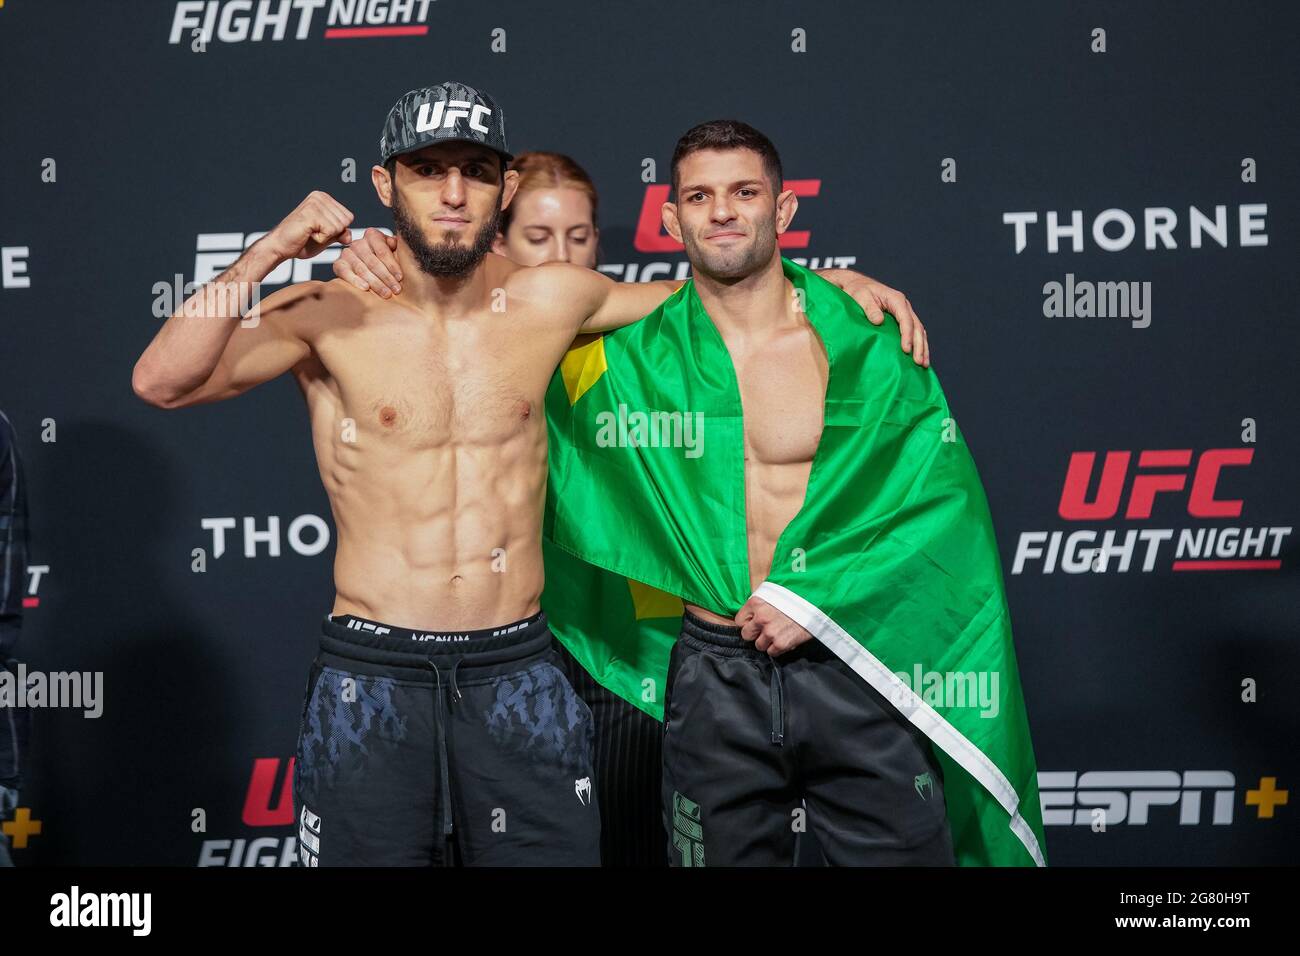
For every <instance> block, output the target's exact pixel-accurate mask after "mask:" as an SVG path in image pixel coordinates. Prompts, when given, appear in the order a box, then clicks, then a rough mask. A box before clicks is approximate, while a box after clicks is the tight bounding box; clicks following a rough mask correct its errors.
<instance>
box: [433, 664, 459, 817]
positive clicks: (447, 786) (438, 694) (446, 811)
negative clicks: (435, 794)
mask: <svg viewBox="0 0 1300 956" xmlns="http://www.w3.org/2000/svg"><path fill="white" fill-rule="evenodd" d="M428 661H429V666H430V667H431V668H433V696H434V701H435V702H436V703H435V706H436V708H437V714H436V715H435V720H434V723H435V725H436V726H437V728H438V733H437V740H438V781H439V789H440V790H441V793H442V801H441V811H442V813H441V815H442V828H441V829H442V833H443V836H444V837H446V838H447V840H451V832H452V824H453V820H452V813H451V780H450V778H451V770H450V758H449V757H448V753H447V737H448V735H449V734H450V732H451V721H450V719H449V718H450V717H451V704H450V702H448V704H447V705H446V706H445V707H444V706H443V700H444V698H443V691H442V671H440V670H439V669H438V665H437V663H436V662H435V661H434V660H433V658H428ZM460 662H461V658H459V657H458V658H456V660H455V661H454V662H453V663H452V665H451V693H452V699H453V700H457V701H459V700H462V699H463V698H464V695H463V694H462V693H461V692H460V688H459V687H457V686H456V669H457V668H458V667H460ZM444 718H448V719H444Z"/></svg>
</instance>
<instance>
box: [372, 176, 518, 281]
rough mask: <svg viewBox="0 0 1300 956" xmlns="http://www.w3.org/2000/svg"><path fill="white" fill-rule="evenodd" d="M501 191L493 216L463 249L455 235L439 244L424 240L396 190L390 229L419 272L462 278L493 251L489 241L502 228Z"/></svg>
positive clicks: (446, 277)
mask: <svg viewBox="0 0 1300 956" xmlns="http://www.w3.org/2000/svg"><path fill="white" fill-rule="evenodd" d="M502 192H504V190H501V191H498V192H497V202H496V207H495V208H494V209H493V210H492V215H491V216H489V217H488V219H487V221H486V222H484V223H483V226H482V228H480V229H479V231H478V234H477V235H475V236H474V241H473V242H472V243H471V244H470V245H468V246H462V245H461V244H460V243H459V242H457V241H456V237H455V236H454V235H448V236H447V238H446V239H444V240H443V241H442V242H436V243H435V242H430V241H429V240H428V239H426V238H425V235H424V230H422V229H421V228H420V224H419V223H417V222H416V221H415V219H414V217H412V216H411V212H410V210H409V209H407V208H406V204H405V203H404V202H402V194H401V193H400V192H399V191H398V190H397V189H396V188H394V189H393V229H394V230H396V232H397V234H398V235H399V236H401V238H402V241H403V242H405V243H406V244H407V246H409V247H410V250H411V254H412V255H414V256H415V261H416V262H417V263H418V264H419V266H420V270H421V271H422V272H424V273H426V274H428V275H431V276H433V277H434V278H437V279H463V278H465V277H466V276H468V275H469V274H470V273H471V272H473V271H474V269H475V268H476V267H477V266H478V264H479V263H480V262H482V261H483V257H484V256H486V255H487V254H488V253H489V252H491V251H492V241H493V240H494V239H495V238H496V235H497V230H498V229H499V228H500V226H501V193H502Z"/></svg>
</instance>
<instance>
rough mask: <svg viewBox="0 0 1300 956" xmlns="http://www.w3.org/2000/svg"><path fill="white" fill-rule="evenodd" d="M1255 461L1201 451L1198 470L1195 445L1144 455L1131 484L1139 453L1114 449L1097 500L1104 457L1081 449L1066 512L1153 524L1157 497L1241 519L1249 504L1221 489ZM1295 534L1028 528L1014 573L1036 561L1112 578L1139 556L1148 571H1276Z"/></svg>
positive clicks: (1239, 451)
mask: <svg viewBox="0 0 1300 956" xmlns="http://www.w3.org/2000/svg"><path fill="white" fill-rule="evenodd" d="M1254 456H1255V449H1253V448H1210V449H1207V450H1205V451H1203V452H1201V454H1200V456H1199V457H1198V458H1197V461H1196V466H1195V468H1192V467H1191V465H1192V458H1193V457H1194V456H1193V452H1192V449H1190V448H1173V449H1162V450H1153V451H1142V452H1139V453H1138V456H1137V468H1136V470H1135V471H1134V473H1133V475H1132V482H1131V483H1130V482H1129V474H1130V463H1131V462H1132V459H1133V453H1132V452H1128V451H1108V452H1106V455H1105V460H1104V463H1103V464H1102V466H1101V475H1100V477H1099V478H1098V479H1097V490H1096V492H1095V493H1094V494H1093V495H1092V497H1091V499H1089V497H1088V489H1089V487H1090V486H1091V485H1092V480H1093V475H1094V473H1095V472H1096V470H1097V469H1096V461H1097V453H1096V452H1093V451H1076V452H1074V453H1073V454H1071V456H1070V463H1069V466H1068V467H1067V468H1066V473H1065V482H1064V485H1063V486H1062V488H1061V500H1060V504H1059V506H1058V509H1057V510H1058V514H1059V516H1060V517H1061V518H1062V519H1063V520H1065V521H1110V520H1114V519H1116V518H1117V516H1118V515H1119V514H1120V511H1121V509H1122V510H1123V512H1124V514H1123V517H1124V519H1125V520H1128V521H1146V520H1149V519H1150V518H1151V515H1152V512H1153V510H1154V508H1155V507H1156V502H1157V498H1158V497H1159V496H1161V495H1164V496H1168V497H1169V498H1172V497H1173V496H1178V498H1180V499H1181V500H1182V501H1184V502H1185V507H1186V509H1187V513H1188V514H1189V515H1190V516H1191V517H1193V518H1203V519H1215V518H1239V517H1241V514H1242V510H1243V507H1244V503H1243V501H1242V499H1240V498H1229V497H1220V492H1219V484H1220V481H1222V480H1224V474H1225V472H1226V471H1228V469H1242V468H1245V467H1246V466H1248V465H1249V464H1250V463H1251V461H1252V460H1253V459H1254ZM1189 477H1190V478H1191V487H1190V488H1188V478H1189ZM1126 487H1127V488H1128V498H1127V503H1126V502H1125V498H1124V491H1125V488H1126ZM1169 504H1172V501H1170V502H1169ZM1291 530H1292V529H1291V528H1290V527H1289V526H1288V527H1241V526H1236V525H1232V526H1226V527H1225V526H1219V525H1209V526H1201V527H1191V528H1142V529H1138V528H1118V529H1116V528H1111V529H1100V530H1079V531H1071V532H1067V531H1061V530H1056V531H1022V532H1021V533H1020V539H1019V541H1018V542H1017V544H1016V555H1015V560H1014V561H1013V562H1012V567H1011V573H1012V574H1021V573H1023V572H1024V570H1025V568H1026V567H1027V566H1029V565H1030V564H1031V563H1037V564H1039V566H1040V567H1041V570H1042V573H1043V574H1054V573H1055V572H1056V571H1057V570H1058V569H1059V570H1061V571H1064V572H1065V573H1066V574H1085V573H1088V572H1096V573H1105V572H1106V571H1109V570H1112V569H1113V570H1116V571H1119V572H1125V571H1128V570H1130V569H1131V568H1132V567H1134V566H1135V564H1134V559H1135V558H1139V557H1140V560H1141V569H1142V571H1143V572H1149V571H1153V570H1155V568H1156V565H1157V562H1161V561H1162V560H1163V561H1165V562H1170V564H1169V566H1170V567H1171V569H1172V570H1174V571H1276V570H1278V569H1279V568H1281V566H1282V559H1281V554H1282V542H1283V540H1284V539H1285V538H1286V537H1287V536H1288V535H1289V534H1291ZM1099 540H1100V546H1098V541H1099ZM1171 554H1172V557H1171Z"/></svg>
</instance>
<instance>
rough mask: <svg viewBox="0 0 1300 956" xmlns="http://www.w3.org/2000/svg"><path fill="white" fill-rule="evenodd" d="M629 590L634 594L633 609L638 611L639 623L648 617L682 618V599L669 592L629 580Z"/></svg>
mask: <svg viewBox="0 0 1300 956" xmlns="http://www.w3.org/2000/svg"><path fill="white" fill-rule="evenodd" d="M627 586H628V590H630V591H631V592H632V607H633V608H635V610H636V619H637V620H638V621H639V620H641V619H643V618H647V617H681V616H682V610H683V608H682V599H681V598H679V597H677V596H676V595H675V594H669V593H668V592H667V591H660V590H659V589H658V588H652V587H651V586H650V585H648V584H642V583H641V582H640V581H633V580H632V579H631V578H628V579H627Z"/></svg>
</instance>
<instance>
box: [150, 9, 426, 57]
mask: <svg viewBox="0 0 1300 956" xmlns="http://www.w3.org/2000/svg"><path fill="white" fill-rule="evenodd" d="M432 4H433V0H181V2H179V3H177V4H176V8H175V10H174V12H173V14H172V25H171V32H170V33H168V35H167V42H168V43H169V44H171V45H173V46H176V45H179V44H181V43H187V44H188V45H189V47H190V49H191V50H192V51H193V52H195V53H202V52H203V51H204V50H205V49H206V47H207V45H208V44H209V43H212V42H213V41H216V42H217V43H248V42H252V43H260V42H262V41H264V40H271V41H280V40H285V39H291V40H310V39H317V38H320V37H323V38H324V39H326V40H357V39H372V38H375V37H409V36H427V35H428V33H429V27H428V24H427V22H426V21H427V20H428V19H429V8H430V6H432ZM317 14H321V16H320V17H317ZM322 24H323V26H324V33H323V34H318V33H315V32H314V31H313V27H320V26H321V25H322Z"/></svg>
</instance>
